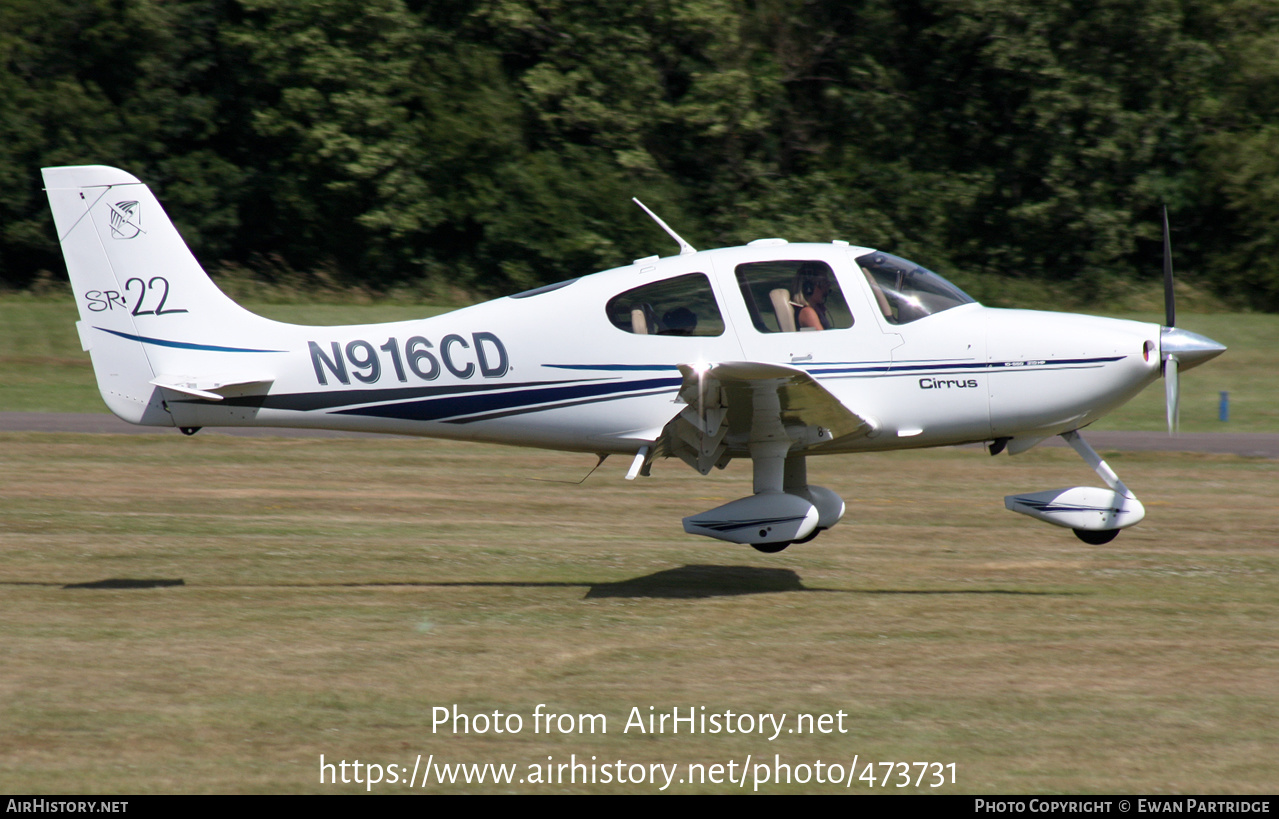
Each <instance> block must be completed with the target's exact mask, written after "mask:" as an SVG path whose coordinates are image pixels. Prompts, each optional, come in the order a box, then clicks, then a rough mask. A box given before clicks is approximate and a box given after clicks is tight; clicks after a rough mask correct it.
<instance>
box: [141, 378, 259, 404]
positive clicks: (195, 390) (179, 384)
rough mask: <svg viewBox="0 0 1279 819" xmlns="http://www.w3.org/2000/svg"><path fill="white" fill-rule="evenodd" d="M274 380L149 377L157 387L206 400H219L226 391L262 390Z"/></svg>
mask: <svg viewBox="0 0 1279 819" xmlns="http://www.w3.org/2000/svg"><path fill="white" fill-rule="evenodd" d="M274 381H275V379H274V378H249V379H246V378H244V377H242V376H236V377H232V378H218V377H210V376H201V377H198V378H197V377H194V376H185V375H162V376H160V377H159V378H153V379H151V382H150V383H152V384H154V385H155V386H157V387H164V388H165V389H166V390H173V391H174V392H180V393H183V394H184V395H191V396H194V397H196V398H203V399H205V400H207V401H221V400H222V399H223V398H226V397H227V396H226V393H231V392H236V393H241V394H243V393H250V392H262V388H263V387H269V386H271V384H272V383H274Z"/></svg>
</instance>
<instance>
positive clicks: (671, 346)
mask: <svg viewBox="0 0 1279 819" xmlns="http://www.w3.org/2000/svg"><path fill="white" fill-rule="evenodd" d="M44 181H45V187H46V189H47V193H48V196H49V203H50V206H51V208H52V210H53V217H54V223H55V224H56V226H57V231H58V239H59V241H60V242H61V244H62V249H63V253H64V255H65V257H66V263H67V269H68V272H69V273H70V278H71V283H72V287H73V288H74V291H75V298H76V304H77V306H78V307H79V310H80V321H79V322H77V324H76V327H77V329H78V330H79V334H80V341H81V344H82V345H83V347H84V349H85V350H87V351H89V353H90V355H91V356H92V359H93V367H94V372H95V374H96V376H97V381H98V388H99V390H100V391H101V393H102V397H103V399H104V400H105V401H106V403H107V406H108V407H110V409H111V411H112V412H114V413H115V414H116V415H117V416H119V417H120V418H123V419H124V420H126V421H129V422H130V423H134V424H145V425H151V426H160V427H176V428H178V429H180V430H181V431H182V432H184V433H186V434H188V435H190V434H193V433H194V432H196V431H197V430H199V429H200V428H201V427H206V426H207V427H215V426H267V427H310V428H323V429H337V430H360V431H366V432H385V433H397V434H406V435H422V436H432V437H440V438H455V439H466V440H476V441H491V442H495V443H502V444H515V445H520V446H533V447H544V448H547V449H557V450H568V451H580V452H591V453H595V454H597V455H599V456H600V460H601V461H602V460H603V458H604V457H606V456H607V455H609V454H612V453H618V454H625V455H628V456H632V458H633V460H632V463H631V466H630V470H629V472H628V473H627V475H626V477H627V479H634V478H635V477H636V476H637V475H648V474H649V469H650V466H651V464H652V462H653V460H654V459H655V458H657V457H663V458H666V457H671V456H674V457H678V458H680V459H681V460H683V461H684V462H685V463H687V464H688V465H689V466H692V467H693V468H694V469H696V470H697V471H699V472H701V473H702V474H706V473H708V472H709V471H710V470H711V469H712V468H715V467H719V468H723V467H724V466H725V465H727V464H728V462H729V461H730V460H732V459H733V458H750V459H751V461H752V464H753V470H754V472H753V475H754V494H753V495H751V496H749V497H746V498H741V499H740V500H735V501H733V502H731V503H727V504H725V505H723V506H720V507H718V508H716V509H711V510H709V511H706V512H701V513H699V514H694V515H690V516H689V517H686V518H684V529H685V531H687V532H689V533H692V534H699V535H707V536H709V537H713V538H718V539H720V540H726V541H729V542H732V543H741V544H750V545H752V546H754V547H755V548H756V549H759V550H760V551H763V552H777V551H780V550H782V549H784V548H786V547H787V546H788V545H790V544H791V543H796V542H800V543H802V542H805V541H807V540H810V539H811V538H813V537H815V536H816V535H817V534H818V533H819V532H821V531H823V530H825V529H829V528H830V527H831V526H834V525H835V524H836V523H837V522H838V521H839V520H840V518H841V517H843V515H844V510H845V506H844V501H843V500H842V499H841V498H840V497H839V496H838V495H837V494H836V493H834V492H832V491H831V490H829V489H826V488H823V487H820V486H812V485H810V484H809V483H808V480H807V476H806V461H807V458H808V457H809V456H811V455H827V454H835V453H845V452H873V451H884V450H895V449H916V448H922V447H935V446H953V445H956V444H970V443H980V442H984V443H985V444H986V445H987V447H988V449H989V451H990V454H992V455H995V454H998V453H999V452H1001V451H1004V450H1007V451H1008V452H1009V453H1010V454H1016V453H1019V452H1024V451H1025V450H1027V449H1030V448H1031V447H1033V446H1035V445H1036V444H1037V443H1039V442H1041V441H1043V440H1045V439H1047V438H1049V437H1051V436H1053V435H1060V436H1061V437H1062V438H1064V439H1065V440H1066V441H1067V442H1068V443H1069V444H1070V445H1071V446H1072V447H1073V448H1074V449H1075V450H1076V451H1077V452H1078V453H1079V454H1080V456H1081V457H1083V459H1084V460H1085V461H1086V462H1087V463H1088V465H1089V466H1091V467H1092V468H1093V469H1094V470H1096V472H1097V474H1098V475H1099V476H1100V477H1101V479H1102V481H1103V482H1104V483H1105V484H1106V486H1107V488H1104V489H1103V488H1096V487H1072V488H1067V489H1054V490H1048V491H1043V492H1032V493H1029V494H1022V495H1012V496H1008V497H1007V498H1005V505H1006V506H1007V508H1008V509H1011V510H1013V511H1016V512H1021V513H1023V514H1026V515H1030V516H1032V517H1035V518H1038V519H1040V520H1043V521H1046V522H1048V523H1051V524H1055V525H1057V526H1062V527H1066V528H1069V529H1073V530H1074V531H1075V533H1076V534H1077V535H1078V536H1079V537H1080V538H1081V539H1083V540H1084V541H1086V542H1088V543H1096V544H1099V543H1106V542H1108V541H1110V540H1111V539H1113V538H1114V537H1115V535H1116V534H1117V533H1118V531H1119V530H1120V529H1124V528H1126V527H1128V526H1132V525H1134V524H1136V523H1137V522H1139V521H1140V520H1141V519H1142V517H1143V516H1144V515H1145V510H1144V508H1143V507H1142V505H1141V503H1140V502H1139V501H1138V500H1137V498H1136V497H1135V496H1134V495H1133V493H1132V492H1131V491H1130V490H1129V489H1128V487H1126V486H1125V485H1124V484H1123V482H1122V481H1120V480H1119V478H1118V476H1117V475H1115V473H1114V472H1113V471H1112V470H1111V469H1110V468H1109V467H1108V466H1107V465H1106V463H1105V462H1104V461H1103V460H1102V459H1101V458H1100V457H1099V456H1098V455H1097V453H1096V452H1095V451H1094V450H1093V449H1092V447H1090V446H1089V445H1088V443H1087V442H1086V441H1085V440H1084V439H1083V437H1082V435H1081V434H1080V432H1079V431H1080V429H1082V428H1083V427H1085V426H1087V425H1088V424H1090V423H1092V422H1093V421H1096V420H1097V419H1098V418H1101V417H1102V416H1103V415H1105V414H1106V413H1107V412H1109V411H1110V410H1113V409H1115V408H1116V407H1118V406H1120V405H1121V404H1123V403H1124V402H1126V401H1128V400H1129V399H1130V398H1132V397H1133V396H1135V395H1136V394H1137V393H1139V392H1141V390H1142V389H1143V388H1145V387H1146V386H1147V385H1148V384H1150V383H1151V382H1152V381H1154V380H1155V379H1157V378H1159V377H1160V375H1161V374H1163V375H1164V377H1165V381H1166V385H1167V395H1168V422H1169V428H1170V430H1171V429H1173V428H1174V426H1175V423H1176V416H1177V394H1178V390H1177V383H1178V382H1177V376H1178V372H1179V371H1180V370H1185V369H1189V368H1190V367H1194V366H1197V365H1199V364H1202V363H1203V362H1205V361H1207V360H1209V359H1211V358H1213V357H1215V356H1217V355H1219V354H1221V353H1222V352H1223V351H1224V350H1225V347H1223V346H1222V345H1220V344H1218V343H1216V342H1215V341H1212V340H1211V339H1208V338H1205V337H1203V336H1200V335H1196V334H1194V333H1189V332H1186V331H1185V330H1182V329H1180V328H1176V327H1175V326H1174V325H1175V321H1174V315H1173V308H1172V301H1171V285H1172V271H1171V264H1170V262H1169V261H1168V253H1167V224H1166V217H1165V289H1166V292H1167V294H1168V316H1167V321H1166V326H1163V327H1161V326H1160V325H1158V324H1145V323H1141V322H1136V321H1121V320H1117V319H1107V318H1096V317H1090V316H1081V315H1070V314H1062V313H1046V312H1031V311H1024V310H998V309H992V308H988V307H983V306H982V305H980V304H978V303H976V302H974V301H973V300H972V299H971V298H969V297H968V296H967V295H965V294H964V293H963V292H962V291H960V290H959V289H958V288H956V287H955V286H953V285H952V284H950V283H949V282H947V281H946V280H945V279H943V278H942V277H940V276H938V275H937V274H935V273H932V272H930V271H928V270H925V269H924V268H922V267H920V266H918V265H916V264H914V263H912V262H908V261H906V260H904V259H900V258H897V257H896V256H893V255H891V254H888V253H884V252H882V251H878V250H873V249H871V248H866V247H857V246H854V245H850V244H849V243H847V242H843V241H834V242H831V243H830V244H789V243H787V242H786V241H785V240H783V239H760V240H757V241H754V242H751V243H750V244H749V245H747V246H745V247H735V248H724V249H720V250H708V251H701V252H698V251H695V250H694V249H693V248H692V247H691V246H690V245H689V244H688V243H687V242H685V241H684V240H683V239H682V238H680V237H679V236H678V234H676V233H675V232H674V231H673V230H671V229H670V228H669V227H668V226H667V225H666V224H665V223H664V222H662V221H661V219H658V218H657V216H656V215H654V214H652V213H651V212H649V211H648V209H647V208H644V210H645V211H646V212H649V215H650V216H652V217H653V218H654V219H655V220H656V221H657V223H658V224H659V225H660V226H661V227H662V228H663V229H664V230H665V231H666V232H667V233H669V234H670V235H671V237H672V238H674V239H675V240H676V241H677V242H678V243H679V246H680V253H679V255H677V256H670V257H666V258H659V257H658V256H650V257H648V258H645V259H639V260H637V261H636V262H635V263H634V264H631V265H627V266H625V267H619V268H616V269H614V270H607V271H604V272H602V273H596V274H594V275H590V276H583V277H581V278H578V279H573V280H570V281H565V282H560V283H558V284H552V285H548V286H545V287H539V288H537V289H535V290H530V291H528V292H525V293H518V294H516V295H513V296H509V297H506V298H501V299H497V300H495V301H490V302H486V303H484V304H478V305H475V306H473V307H467V308H465V309H461V310H456V311H454V312H451V313H447V314H444V315H440V316H436V317H434V318H428V319H421V320H416V321H401V322H394V323H389V324H366V325H351V326H344V327H305V326H299V325H293V324H283V323H280V322H276V321H270V320H268V319H265V318H262V317H260V316H257V315H254V314H252V313H250V312H248V311H246V310H244V309H243V308H241V307H240V306H239V305H237V304H236V303H235V302H233V301H232V300H231V299H229V298H228V297H227V296H225V295H224V294H223V293H222V292H221V291H220V290H219V289H218V288H217V286H216V285H214V283H213V282H212V281H211V280H210V279H209V277H208V276H207V275H206V274H205V272H204V270H203V269H202V268H201V267H200V264H199V263H198V262H197V261H196V259H195V257H194V256H193V255H192V254H191V252H190V250H188V248H187V246H186V244H185V243H184V242H183V240H182V238H181V236H179V234H178V232H177V230H176V229H175V228H174V226H173V224H172V223H171V222H170V221H169V219H168V217H167V216H166V215H165V213H164V210H163V209H162V208H161V207H160V203H159V202H158V201H157V200H156V198H155V197H154V196H153V195H152V193H151V191H150V190H149V189H148V188H147V187H146V186H145V185H144V184H142V183H141V182H139V181H138V180H137V179H135V178H134V177H133V176H131V175H129V174H128V173H125V172H124V171H121V170H117V169H115V168H110V167H103V166H82V167H62V168H46V169H44ZM637 203H638V202H637ZM640 206H641V207H643V205H640Z"/></svg>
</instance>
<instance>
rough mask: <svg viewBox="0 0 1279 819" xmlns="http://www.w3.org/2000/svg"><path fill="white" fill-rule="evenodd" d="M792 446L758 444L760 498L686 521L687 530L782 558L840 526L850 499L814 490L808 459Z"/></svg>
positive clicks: (755, 449)
mask: <svg viewBox="0 0 1279 819" xmlns="http://www.w3.org/2000/svg"><path fill="white" fill-rule="evenodd" d="M790 446H791V442H790V441H789V440H784V441H761V442H752V443H751V445H750V453H751V461H752V464H753V468H754V489H755V494H754V495H752V496H750V497H748V498H740V499H738V500H735V501H733V502H731V503H726V504H724V505H723V506H720V507H717V508H715V509H711V510H710V511H707V512H702V513H701V514H700V515H691V516H690V517H686V518H684V531H685V532H688V533H689V534H691V535H707V536H708V537H713V538H718V539H719V540H727V541H729V542H730V543H745V544H750V545H751V546H752V547H754V548H755V549H756V550H758V551H761V552H764V553H765V554H776V553H777V552H780V551H782V550H783V549H785V548H786V547H787V546H789V545H791V544H792V543H807V542H808V541H810V540H812V539H813V538H815V537H817V535H818V534H819V533H821V532H823V531H825V530H826V529H829V528H830V527H832V526H834V525H835V524H836V523H838V522H839V519H840V518H842V517H843V516H844V499H843V498H841V497H840V496H839V495H836V494H835V493H834V492H832V491H830V490H829V489H827V488H825V487H822V486H809V485H808V466H807V463H806V461H805V459H804V456H803V455H790V452H789V450H790ZM788 456H789V457H788Z"/></svg>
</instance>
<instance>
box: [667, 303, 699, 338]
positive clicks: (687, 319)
mask: <svg viewBox="0 0 1279 819" xmlns="http://www.w3.org/2000/svg"><path fill="white" fill-rule="evenodd" d="M662 327H663V328H664V329H663V330H662V335H664V336H691V335H692V334H693V333H694V331H696V330H697V314H696V313H694V312H693V311H692V310H689V309H688V308H687V307H674V308H672V309H670V310H667V311H666V314H665V315H663V316H662Z"/></svg>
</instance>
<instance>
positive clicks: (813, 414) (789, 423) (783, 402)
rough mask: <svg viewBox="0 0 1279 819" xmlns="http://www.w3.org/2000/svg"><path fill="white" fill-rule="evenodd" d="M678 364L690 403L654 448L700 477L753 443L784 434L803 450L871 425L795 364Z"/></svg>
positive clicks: (868, 429)
mask: <svg viewBox="0 0 1279 819" xmlns="http://www.w3.org/2000/svg"><path fill="white" fill-rule="evenodd" d="M679 370H680V373H681V374H682V375H683V377H684V383H683V384H682V385H681V387H680V391H679V397H680V399H681V400H682V401H683V402H684V403H685V404H687V405H688V406H686V407H685V408H684V409H683V410H681V411H680V413H679V414H678V415H676V416H675V417H674V418H673V419H671V421H670V422H669V423H668V424H667V425H666V427H665V428H664V429H663V430H662V434H661V436H660V437H659V438H658V440H657V443H656V445H655V447H654V453H653V454H655V455H663V456H672V455H674V456H677V457H679V458H682V459H683V460H684V461H685V462H687V463H688V464H689V465H690V466H692V467H693V468H694V469H696V470H697V471H699V472H701V473H702V474H703V475H705V474H706V473H707V472H709V471H710V469H711V467H712V466H719V467H721V468H723V466H725V465H726V464H727V463H728V461H729V460H731V459H732V458H733V457H735V456H743V455H746V454H748V453H749V447H750V444H751V443H754V442H763V441H778V440H784V439H787V438H789V439H790V440H791V441H793V442H796V443H798V444H799V445H800V448H801V449H808V448H811V447H815V446H819V445H821V444H826V443H829V442H831V441H833V440H835V439H837V438H843V437H846V436H849V435H856V436H862V435H868V434H870V433H871V432H873V431H874V430H875V429H876V424H875V423H874V421H873V420H871V419H869V418H866V417H863V416H861V415H858V414H857V413H855V412H853V411H852V410H850V409H849V408H848V407H847V406H846V405H845V404H844V403H843V402H842V401H840V400H839V399H838V398H836V397H835V396H834V395H832V394H831V392H830V391H829V390H827V389H826V388H825V387H823V386H822V385H821V384H819V383H817V381H816V380H815V379H814V378H813V377H812V376H811V375H809V374H808V373H807V372H805V371H804V370H801V369H799V368H798V367H790V366H787V365H784V364H768V363H763V362H757V361H733V362H728V363H724V364H715V365H711V366H708V367H698V366H692V365H688V364H681V365H680V367H679Z"/></svg>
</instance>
